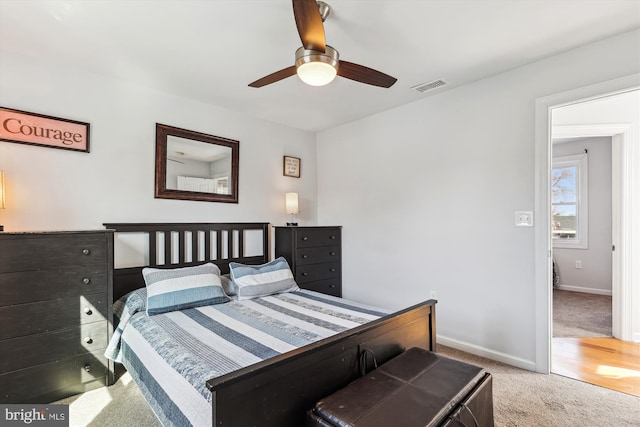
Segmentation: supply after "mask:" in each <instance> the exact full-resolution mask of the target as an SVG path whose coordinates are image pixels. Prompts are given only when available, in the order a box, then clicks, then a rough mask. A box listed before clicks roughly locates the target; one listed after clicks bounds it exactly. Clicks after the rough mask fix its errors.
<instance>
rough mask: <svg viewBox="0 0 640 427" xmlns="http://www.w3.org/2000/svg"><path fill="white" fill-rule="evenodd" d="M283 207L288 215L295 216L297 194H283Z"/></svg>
mask: <svg viewBox="0 0 640 427" xmlns="http://www.w3.org/2000/svg"><path fill="white" fill-rule="evenodd" d="M285 206H286V209H287V213H288V214H291V215H293V214H297V213H298V212H299V211H298V193H286V194H285Z"/></svg>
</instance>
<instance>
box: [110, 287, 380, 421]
mask: <svg viewBox="0 0 640 427" xmlns="http://www.w3.org/2000/svg"><path fill="white" fill-rule="evenodd" d="M145 301H146V294H145V289H138V290H137V291H134V292H132V293H131V294H129V295H128V296H125V297H123V298H122V299H121V300H120V301H118V302H116V304H114V311H115V313H116V314H117V315H118V316H119V317H120V319H121V322H120V325H119V326H118V328H117V330H116V331H115V332H114V336H113V339H112V341H111V342H110V345H109V347H108V349H107V357H109V358H111V359H113V360H116V361H119V362H121V363H123V364H124V366H125V367H126V368H127V370H128V371H129V373H130V374H131V376H132V377H133V378H134V380H135V382H136V383H137V385H138V387H139V388H140V390H141V392H142V394H143V395H144V396H145V398H146V399H147V401H148V402H149V405H150V406H151V408H152V409H153V411H154V412H155V414H156V415H157V417H158V418H159V419H160V421H161V422H162V423H163V424H164V425H165V426H171V425H175V426H189V425H193V426H211V421H212V419H211V416H212V414H211V392H209V390H208V389H207V387H206V381H207V380H209V379H211V378H215V377H218V376H220V375H223V374H226V373H229V372H233V371H234V370H237V369H239V368H243V367H245V366H248V365H251V364H254V363H257V362H260V361H262V360H265V359H268V358H270V357H273V356H276V355H279V354H282V353H285V352H287V351H290V350H293V349H296V348H299V347H302V346H304V345H307V344H310V343H312V342H315V341H318V340H321V339H323V338H326V337H329V336H331V335H334V334H337V333H339V332H342V331H344V330H347V329H350V328H354V327H356V326H359V325H361V324H363V323H367V322H369V321H371V320H375V319H378V318H379V317H382V316H384V315H386V314H388V313H389V312H388V311H386V310H381V309H377V308H374V307H370V306H366V305H363V304H359V303H355V302H352V301H349V300H344V299H342V298H336V297H332V296H329V295H324V294H320V293H316V292H312V291H307V290H300V291H295V292H288V293H283V294H278V295H272V296H267V297H261V298H256V299H251V300H245V301H237V300H232V301H230V302H227V303H224V304H217V305H210V306H204V307H198V308H192V309H187V310H182V311H174V312H170V313H164V314H158V315H154V316H150V317H149V316H147V315H146V313H145V306H144V304H145Z"/></svg>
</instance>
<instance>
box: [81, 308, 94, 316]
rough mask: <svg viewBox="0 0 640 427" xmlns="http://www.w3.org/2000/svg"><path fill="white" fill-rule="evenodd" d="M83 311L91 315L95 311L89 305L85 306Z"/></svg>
mask: <svg viewBox="0 0 640 427" xmlns="http://www.w3.org/2000/svg"><path fill="white" fill-rule="evenodd" d="M82 311H84V314H86V315H87V316H91V315H92V314H93V311H91V309H90V308H89V307H85V308H84V310H82Z"/></svg>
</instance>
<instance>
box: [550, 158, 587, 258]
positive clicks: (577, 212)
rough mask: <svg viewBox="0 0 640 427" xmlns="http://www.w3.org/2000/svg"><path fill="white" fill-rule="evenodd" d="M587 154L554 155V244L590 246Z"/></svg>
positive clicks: (556, 245)
mask: <svg viewBox="0 0 640 427" xmlns="http://www.w3.org/2000/svg"><path fill="white" fill-rule="evenodd" d="M587 176H588V175H587V155H586V154H579V155H576V156H565V157H555V158H554V159H553V167H552V170H551V216H552V218H551V224H552V227H551V230H552V234H553V247H555V248H574V249H587V248H588V247H589V241H588V238H589V228H588V225H589V223H588V206H589V205H588V182H587Z"/></svg>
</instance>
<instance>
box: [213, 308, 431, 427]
mask: <svg viewBox="0 0 640 427" xmlns="http://www.w3.org/2000/svg"><path fill="white" fill-rule="evenodd" d="M435 304H436V301H434V300H429V301H425V302H423V303H420V304H417V305H415V306H413V307H409V308H407V309H405V310H402V311H400V312H397V313H394V314H391V315H388V316H385V317H382V318H380V319H378V320H376V321H373V322H369V323H367V324H365V325H362V326H360V327H357V328H355V329H351V330H348V331H345V332H343V333H340V334H338V335H334V336H332V337H329V338H327V339H324V340H322V341H318V342H316V343H313V344H310V345H307V346H305V347H302V348H299V349H297V350H294V351H291V352H288V353H286V354H283V355H281V356H278V357H275V358H272V359H269V360H266V361H264V362H261V363H258V364H255V365H251V366H248V367H246V368H244V369H240V370H238V371H235V372H233V373H230V374H227V375H223V376H221V377H218V378H215V379H212V380H209V381H207V387H208V388H209V390H211V393H212V411H213V425H214V426H278V427H282V426H302V425H304V424H305V415H306V411H307V410H309V409H311V408H312V407H313V405H314V404H315V402H316V401H318V400H320V399H321V398H322V397H324V396H327V395H329V394H331V393H333V392H335V391H336V390H338V389H340V388H342V387H344V386H346V385H347V384H349V383H350V382H351V381H353V380H355V379H356V378H358V377H359V376H360V369H361V363H362V361H361V355H362V354H363V352H364V353H366V354H367V355H368V357H367V358H364V360H367V361H368V362H369V366H370V367H371V368H372V367H373V364H372V357H371V355H375V359H376V362H377V363H378V365H380V364H382V363H384V362H386V361H387V360H389V359H391V358H393V357H395V356H397V355H398V354H400V353H401V352H403V351H404V350H405V349H407V348H410V347H421V348H424V349H427V350H431V351H435V336H436V334H435Z"/></svg>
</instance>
